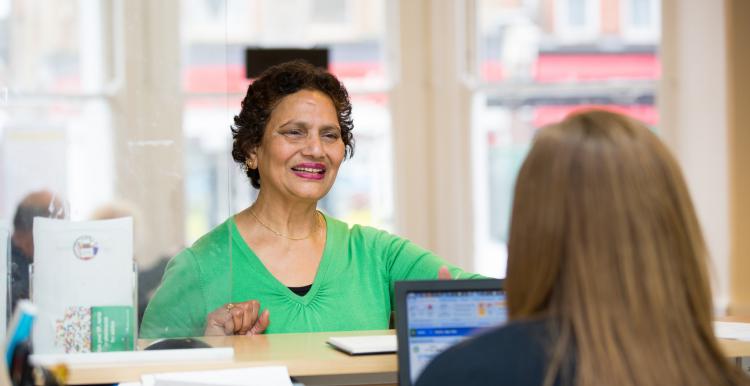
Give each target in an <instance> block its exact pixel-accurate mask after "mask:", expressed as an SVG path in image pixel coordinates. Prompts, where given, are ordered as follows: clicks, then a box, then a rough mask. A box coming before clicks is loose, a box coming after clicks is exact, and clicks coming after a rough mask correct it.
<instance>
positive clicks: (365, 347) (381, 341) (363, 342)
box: [328, 335, 398, 355]
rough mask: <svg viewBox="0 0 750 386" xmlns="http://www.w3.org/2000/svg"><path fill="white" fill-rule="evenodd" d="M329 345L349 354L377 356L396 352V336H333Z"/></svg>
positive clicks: (329, 340) (329, 339)
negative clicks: (377, 354)
mask: <svg viewBox="0 0 750 386" xmlns="http://www.w3.org/2000/svg"><path fill="white" fill-rule="evenodd" d="M328 344H330V345H332V346H334V347H337V348H339V349H341V350H344V351H346V352H347V353H349V354H352V355H356V354H375V353H389V352H396V348H397V346H398V343H397V341H396V335H367V336H332V337H330V338H328Z"/></svg>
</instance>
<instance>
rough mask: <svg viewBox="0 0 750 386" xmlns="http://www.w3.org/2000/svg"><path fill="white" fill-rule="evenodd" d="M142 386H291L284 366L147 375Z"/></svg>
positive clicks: (142, 378) (142, 379)
mask: <svg viewBox="0 0 750 386" xmlns="http://www.w3.org/2000/svg"><path fill="white" fill-rule="evenodd" d="M141 384H142V385H143V386H214V385H215V386H234V385H237V386H240V385H242V386H292V381H291V379H289V371H288V370H287V368H286V367H285V366H263V367H247V368H241V369H226V370H211V371H189V372H180V373H162V374H149V375H144V376H142V377H141Z"/></svg>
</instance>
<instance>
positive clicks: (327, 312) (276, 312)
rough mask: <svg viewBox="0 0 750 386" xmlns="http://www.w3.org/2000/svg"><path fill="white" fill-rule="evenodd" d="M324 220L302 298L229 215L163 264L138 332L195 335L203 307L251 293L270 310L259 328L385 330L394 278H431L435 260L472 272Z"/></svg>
mask: <svg viewBox="0 0 750 386" xmlns="http://www.w3.org/2000/svg"><path fill="white" fill-rule="evenodd" d="M325 220H326V227H327V236H326V244H325V248H324V250H323V256H322V258H321V260H320V265H319V267H318V272H317V274H316V276H315V279H314V281H313V283H312V288H310V291H309V292H308V293H307V294H306V295H305V296H298V295H296V294H294V293H293V292H292V291H291V290H289V288H287V287H286V286H284V284H282V283H281V282H279V281H278V280H277V279H276V278H275V277H274V276H273V275H271V273H270V272H268V270H267V269H266V268H265V266H264V265H263V263H262V262H261V261H260V260H259V259H258V257H257V256H256V255H255V253H253V251H252V250H251V249H250V248H249V247H248V246H247V244H245V242H244V240H243V239H242V236H240V233H239V231H238V229H237V225H236V224H235V222H234V218H233V217H231V218H229V219H228V220H227V221H225V222H224V223H223V224H221V225H219V226H218V227H216V228H215V229H213V230H212V231H211V232H209V233H208V234H206V235H205V236H203V237H202V238H200V239H199V240H198V241H196V242H195V244H193V246H192V247H190V248H187V249H185V250H184V251H182V252H181V253H180V254H178V255H177V256H175V257H174V258H173V259H172V261H170V262H169V265H168V266H167V270H166V272H165V274H164V278H163V280H162V284H161V286H160V287H159V289H158V290H157V291H156V294H155V295H154V297H153V299H151V302H150V303H149V305H148V308H146V312H145V315H144V317H143V323H142V325H141V337H142V338H159V337H178V336H201V335H203V330H204V327H205V322H206V316H207V315H208V314H209V313H210V312H212V311H213V310H215V309H216V308H217V307H220V306H222V305H224V304H226V303H228V302H242V301H246V300H252V299H255V300H258V301H259V302H260V305H261V308H262V309H268V310H269V311H270V321H271V323H270V325H269V327H268V329H267V330H266V333H288V332H310V331H348V330H372V329H386V328H388V322H389V318H390V314H391V310H392V309H393V307H394V299H393V286H394V283H395V282H396V281H398V280H419V279H435V278H437V272H438V269H439V268H440V266H442V265H447V266H448V267H449V268H450V271H451V274H452V276H453V278H462V279H463V278H474V277H478V275H473V274H467V273H465V272H463V271H461V270H460V269H458V268H456V267H454V266H452V265H450V264H447V263H446V262H445V261H444V260H442V259H441V258H439V257H438V256H435V255H434V254H432V253H430V252H429V251H427V250H425V249H422V248H420V247H418V246H417V245H415V244H413V243H411V242H409V241H408V240H405V239H402V238H399V237H397V236H394V235H391V234H389V233H387V232H385V231H381V230H377V229H374V228H370V227H366V226H359V225H355V226H353V227H352V228H351V229H350V228H349V227H348V226H347V224H345V223H343V222H341V221H339V220H336V219H334V218H332V217H329V216H325Z"/></svg>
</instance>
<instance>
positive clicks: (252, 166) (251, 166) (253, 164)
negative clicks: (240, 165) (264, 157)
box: [247, 160, 255, 169]
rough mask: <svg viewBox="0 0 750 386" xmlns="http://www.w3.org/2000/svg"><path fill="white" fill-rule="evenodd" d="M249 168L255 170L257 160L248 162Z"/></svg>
mask: <svg viewBox="0 0 750 386" xmlns="http://www.w3.org/2000/svg"><path fill="white" fill-rule="evenodd" d="M247 167H249V168H250V169H255V160H251V161H250V162H248V163H247Z"/></svg>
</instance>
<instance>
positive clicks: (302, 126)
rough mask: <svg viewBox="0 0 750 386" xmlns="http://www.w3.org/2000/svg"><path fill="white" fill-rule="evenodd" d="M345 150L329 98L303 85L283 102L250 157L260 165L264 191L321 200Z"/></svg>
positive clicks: (251, 163)
mask: <svg viewBox="0 0 750 386" xmlns="http://www.w3.org/2000/svg"><path fill="white" fill-rule="evenodd" d="M344 155H345V147H344V142H343V141H342V139H341V129H340V128H339V123H338V116H337V114H336V108H335V107H334V105H333V102H332V101H331V99H330V98H329V97H328V96H327V95H326V94H324V93H322V92H320V91H317V90H300V91H298V92H296V93H294V94H290V95H287V96H285V97H284V98H282V99H281V100H280V101H279V104H278V105H277V106H276V107H275V108H274V109H273V111H272V112H271V117H270V118H269V120H268V124H267V125H266V128H265V132H264V134H263V140H262V141H261V143H260V145H259V146H258V147H256V148H255V149H253V150H251V151H250V154H249V157H248V158H249V164H250V166H251V167H257V168H258V172H259V174H260V181H261V184H262V188H261V193H268V196H269V197H274V196H280V197H283V198H285V199H287V200H293V201H294V200H305V201H306V200H310V201H318V200H319V199H321V198H322V197H323V196H325V195H326V193H328V191H329V190H330V189H331V186H332V185H333V182H334V181H335V180H336V174H337V173H338V170H339V166H340V165H341V162H342V161H343V160H344Z"/></svg>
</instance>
